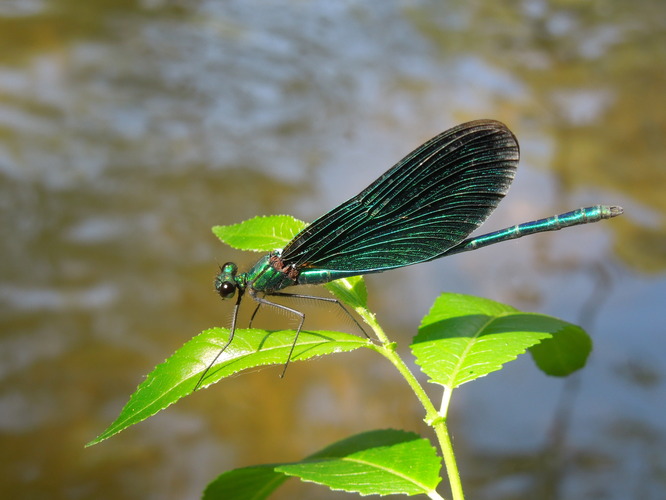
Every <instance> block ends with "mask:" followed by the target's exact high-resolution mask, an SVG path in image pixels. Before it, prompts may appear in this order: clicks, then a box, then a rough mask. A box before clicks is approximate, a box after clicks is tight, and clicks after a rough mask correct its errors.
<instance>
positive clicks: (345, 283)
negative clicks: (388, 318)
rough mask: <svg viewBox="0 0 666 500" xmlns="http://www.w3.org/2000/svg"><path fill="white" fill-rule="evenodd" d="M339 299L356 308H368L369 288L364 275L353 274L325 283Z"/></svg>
mask: <svg viewBox="0 0 666 500" xmlns="http://www.w3.org/2000/svg"><path fill="white" fill-rule="evenodd" d="M324 287H326V289H327V290H328V291H329V292H331V293H332V294H333V295H335V296H336V297H337V298H338V300H340V301H342V302H344V303H345V304H347V305H349V306H351V307H353V308H354V309H367V307H368V290H367V288H366V287H365V280H364V279H363V276H352V277H350V278H342V279H339V280H335V281H331V282H330V283H326V284H325V285H324Z"/></svg>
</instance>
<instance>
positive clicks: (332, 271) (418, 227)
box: [195, 120, 622, 390]
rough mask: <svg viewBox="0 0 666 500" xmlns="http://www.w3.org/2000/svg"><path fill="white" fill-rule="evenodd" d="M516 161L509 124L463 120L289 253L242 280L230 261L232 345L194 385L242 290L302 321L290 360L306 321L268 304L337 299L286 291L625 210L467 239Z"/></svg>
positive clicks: (227, 288)
mask: <svg viewBox="0 0 666 500" xmlns="http://www.w3.org/2000/svg"><path fill="white" fill-rule="evenodd" d="M519 157H520V149H519V146H518V141H517V140H516V137H515V136H514V135H513V133H512V132H511V131H510V130H509V129H508V128H507V127H506V126H505V125H504V124H502V123H500V122H497V121H493V120H477V121H472V122H468V123H463V124H461V125H458V126H456V127H453V128H451V129H449V130H446V131H445V132H442V133H441V134H439V135H438V136H436V137H434V138H433V139H431V140H429V141H428V142H426V143H425V144H423V145H422V146H420V147H419V148H417V149H416V150H414V151H413V152H411V153H410V154H409V155H407V156H406V157H405V158H403V159H402V160H401V161H399V162H398V163H397V164H396V165H394V166H393V167H392V168H391V169H389V170H388V171H387V172H386V173H385V174H384V175H382V176H381V177H379V179H377V180H376V181H375V182H373V183H372V184H370V186H368V187H367V188H366V189H364V190H363V191H361V192H360V193H359V194H358V195H356V196H354V197H353V198H351V199H349V200H347V201H345V202H344V203H342V204H341V205H339V206H337V207H336V208H334V209H333V210H331V211H330V212H328V213H326V214H324V215H322V216H321V217H319V218H318V219H317V220H315V221H314V222H313V223H312V224H310V225H309V226H307V227H306V228H305V229H304V230H303V231H301V232H300V233H298V234H297V235H296V236H295V237H294V239H292V240H291V241H290V242H289V244H287V246H286V247H285V248H283V249H282V250H276V251H273V252H271V253H269V254H268V255H265V256H264V257H262V258H261V259H259V261H258V262H257V263H256V264H255V265H254V266H253V267H252V268H251V269H250V270H249V271H247V272H245V273H241V274H238V268H237V266H236V264H234V263H232V262H228V263H226V264H224V266H222V267H221V268H220V272H219V274H218V275H217V276H216V278H215V289H216V290H217V292H218V293H219V294H220V297H222V298H223V299H230V298H232V297H236V303H235V307H234V311H233V319H232V324H231V329H230V334H229V339H228V342H227V343H226V345H225V346H224V347H223V348H222V349H221V351H220V353H218V356H217V357H216V358H215V360H213V362H212V363H211V364H210V365H209V367H208V368H207V369H206V371H204V373H203V374H202V376H201V378H200V380H199V383H198V384H197V388H198V387H199V385H200V384H201V382H202V381H203V379H204V376H205V375H206V373H207V371H208V369H209V368H210V367H211V366H212V365H214V364H215V361H217V359H218V357H219V356H220V355H221V354H222V352H224V350H225V349H226V348H227V347H228V346H229V345H230V344H231V342H232V341H233V338H234V332H235V330H236V319H237V316H238V309H239V306H240V303H241V300H242V298H243V296H244V295H245V293H246V292H247V294H248V295H249V296H250V297H252V299H253V300H255V301H256V302H257V304H258V306H257V307H259V306H262V305H265V306H270V307H274V308H278V309H281V310H283V311H286V312H288V313H291V314H294V315H296V316H298V317H299V318H300V322H299V324H298V328H297V329H296V335H295V338H294V343H293V345H292V349H291V352H290V354H289V357H288V359H287V363H288V362H289V359H291V354H292V353H293V349H294V346H295V345H296V341H297V339H298V335H299V333H300V331H301V328H302V327H303V323H304V321H305V314H303V313H302V312H300V311H297V310H295V309H292V308H290V307H287V306H284V305H282V304H277V303H275V302H272V301H271V300H269V298H267V297H273V296H290V297H300V298H311V299H318V300H327V301H330V302H337V301H336V300H335V299H330V298H329V299H326V298H322V297H312V296H308V295H300V294H292V293H287V292H283V290H284V289H286V288H289V287H292V286H295V285H319V284H323V283H328V282H330V281H333V280H336V279H339V278H345V277H350V276H357V275H362V274H371V273H380V272H383V271H387V270H389V269H395V268H398V267H404V266H409V265H412V264H418V263H421V262H427V261H430V260H434V259H439V258H440V257H444V256H447V255H453V254H456V253H460V252H467V251H469V250H475V249H477V248H482V247H485V246H488V245H492V244H494V243H499V242H501V241H506V240H511V239H515V238H520V237H522V236H526V235H528V234H535V233H540V232H544V231H555V230H558V229H562V228H565V227H569V226H576V225H579V224H587V223H591V222H597V221H600V220H602V219H609V218H611V217H615V216H617V215H620V214H621V213H622V208H621V207H618V206H607V205H596V206H591V207H586V208H580V209H578V210H573V211H571V212H566V213H563V214H560V215H555V216H552V217H548V218H545V219H539V220H535V221H531V222H526V223H523V224H519V225H515V226H511V227H508V228H505V229H501V230H499V231H494V232H492V233H488V234H484V235H481V236H475V237H472V238H469V237H468V236H469V234H470V233H471V232H472V231H474V230H475V229H476V228H477V227H479V226H480V225H481V224H482V223H483V222H484V221H485V220H486V218H487V217H488V216H489V215H490V214H491V212H492V211H493V210H494V209H495V207H497V205H498V203H499V202H500V200H501V199H502V198H503V197H504V195H505V194H506V193H507V191H508V189H509V186H510V185H511V182H512V181H513V178H514V175H515V172H516V168H517V165H518V159H519ZM340 305H341V304H340ZM341 306H342V305H341ZM343 309H344V308H343ZM255 313H256V310H255ZM357 324H358V322H357ZM286 366H287V365H286V364H285V369H286ZM283 374H284V372H283ZM195 390H196V388H195Z"/></svg>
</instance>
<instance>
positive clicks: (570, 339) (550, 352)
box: [530, 324, 592, 377]
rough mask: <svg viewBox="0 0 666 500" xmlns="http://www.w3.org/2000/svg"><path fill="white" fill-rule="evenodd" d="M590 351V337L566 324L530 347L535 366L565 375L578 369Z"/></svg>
mask: <svg viewBox="0 0 666 500" xmlns="http://www.w3.org/2000/svg"><path fill="white" fill-rule="evenodd" d="M590 352H592V339H591V338H590V337H589V335H588V334H587V333H585V330H583V329H582V328H581V327H579V326H576V325H571V324H568V325H566V326H565V327H564V328H562V329H561V330H559V331H558V332H557V334H556V335H553V337H552V338H550V339H545V340H544V341H543V342H541V343H540V344H537V345H534V346H532V347H530V354H531V355H532V358H533V359H534V362H535V363H536V364H537V366H538V367H539V368H540V369H541V371H543V372H544V373H547V374H548V375H552V376H554V377H565V376H567V375H570V374H571V373H573V372H575V371H576V370H580V369H581V368H582V367H583V366H585V363H586V362H587V358H588V356H589V355H590Z"/></svg>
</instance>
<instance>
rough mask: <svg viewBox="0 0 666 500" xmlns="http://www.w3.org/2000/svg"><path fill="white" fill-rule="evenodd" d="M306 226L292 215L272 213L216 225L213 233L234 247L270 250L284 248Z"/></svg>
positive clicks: (258, 250)
mask: <svg viewBox="0 0 666 500" xmlns="http://www.w3.org/2000/svg"><path fill="white" fill-rule="evenodd" d="M306 226H307V224H306V223H305V222H303V221H300V220H298V219H295V218H294V217H292V216H290V215H271V216H266V217H261V216H260V217H254V218H253V219H250V220H246V221H245V222H240V223H238V224H232V225H230V226H214V227H213V234H215V236H217V237H218V238H219V239H220V240H221V241H222V242H223V243H226V244H227V245H229V246H230V247H232V248H237V249H239V250H252V251H254V252H270V251H272V250H277V249H281V248H284V247H285V245H286V244H287V243H289V242H290V241H291V240H292V239H293V238H294V236H296V235H297V234H298V233H299V232H301V231H302V230H303V229H305V228H306Z"/></svg>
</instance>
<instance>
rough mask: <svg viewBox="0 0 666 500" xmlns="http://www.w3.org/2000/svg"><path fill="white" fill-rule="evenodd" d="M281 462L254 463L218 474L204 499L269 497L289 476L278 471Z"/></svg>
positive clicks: (253, 499)
mask: <svg viewBox="0 0 666 500" xmlns="http://www.w3.org/2000/svg"><path fill="white" fill-rule="evenodd" d="M277 465H279V464H268V465H254V466H251V467H243V468H242V469H234V470H230V471H228V472H225V473H224V474H222V475H220V476H218V477H217V478H216V479H215V480H214V481H212V482H211V483H210V484H209V485H208V486H207V487H206V489H205V490H204V493H203V497H202V498H203V500H216V499H218V498H219V499H228V498H233V499H234V500H261V499H263V498H268V497H269V495H270V494H271V493H273V492H274V491H275V490H276V489H277V488H278V487H279V486H280V485H281V484H282V483H284V482H285V481H286V480H287V479H288V477H287V476H285V475H284V474H282V473H281V472H276V471H275V467H276V466H277Z"/></svg>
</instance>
